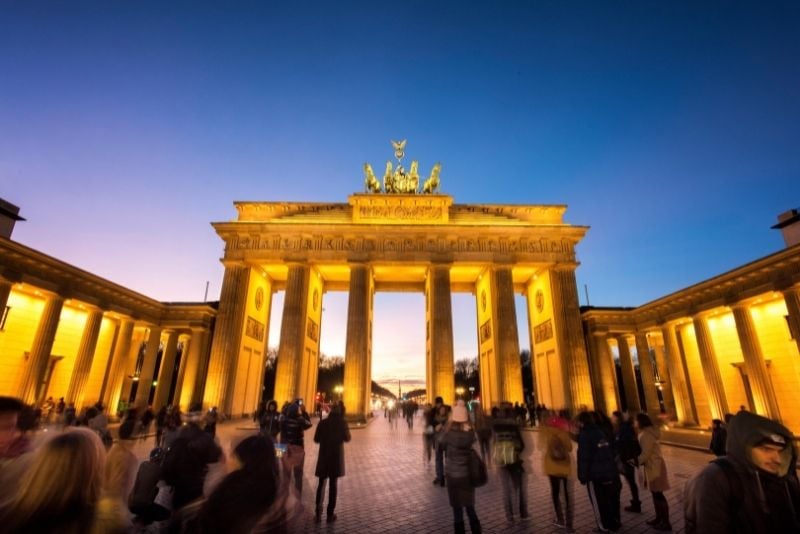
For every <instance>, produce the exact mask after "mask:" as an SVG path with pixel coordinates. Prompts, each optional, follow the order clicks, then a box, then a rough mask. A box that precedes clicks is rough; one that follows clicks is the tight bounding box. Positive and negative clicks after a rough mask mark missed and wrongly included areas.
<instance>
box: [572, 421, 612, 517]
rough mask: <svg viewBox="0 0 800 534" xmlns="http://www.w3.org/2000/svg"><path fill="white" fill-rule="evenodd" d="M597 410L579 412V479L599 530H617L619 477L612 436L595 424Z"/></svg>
mask: <svg viewBox="0 0 800 534" xmlns="http://www.w3.org/2000/svg"><path fill="white" fill-rule="evenodd" d="M596 417H597V414H596V413H590V412H581V413H580V414H578V426H579V429H580V430H579V433H578V480H580V483H581V484H583V485H585V486H586V489H587V491H588V493H589V501H590V503H591V505H592V510H593V511H594V516H595V522H596V523H597V529H598V530H599V531H600V532H608V531H609V530H612V531H613V530H618V529H619V528H620V527H621V526H622V523H621V522H620V513H619V492H620V487H621V484H620V480H619V472H618V470H617V464H616V461H615V460H614V445H613V439H614V438H613V435H610V434H609V433H607V432H606V431H604V430H602V429H601V427H600V426H598V424H597V423H596Z"/></svg>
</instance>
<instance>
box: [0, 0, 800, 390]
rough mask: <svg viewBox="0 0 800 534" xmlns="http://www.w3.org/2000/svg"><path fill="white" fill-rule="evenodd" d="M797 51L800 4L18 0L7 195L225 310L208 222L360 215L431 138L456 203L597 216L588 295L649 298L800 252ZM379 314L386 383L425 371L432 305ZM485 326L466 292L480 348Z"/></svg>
mask: <svg viewBox="0 0 800 534" xmlns="http://www.w3.org/2000/svg"><path fill="white" fill-rule="evenodd" d="M798 58H800V4H798V3H797V2H786V3H781V2H768V3H767V2H703V3H697V2H648V1H629V2H613V3H612V2H596V1H593V2H588V3H578V2H569V3H565V2H561V1H553V2H492V3H488V2H483V3H475V4H474V5H473V4H471V3H465V2H460V1H459V2H432V1H406V2H391V3H390V2H348V1H341V2H302V1H301V2H281V3H278V2H269V3H268V2H228V3H222V2H219V3H217V4H211V3H204V2H197V1H193V2H168V3H167V2H135V3H127V4H123V3H120V2H114V3H108V2H96V3H89V2H79V1H76V2H38V1H35V0H33V1H27V2H22V1H13V0H12V1H8V2H3V3H2V4H0V197H3V198H5V199H7V200H8V201H10V202H12V203H14V204H17V205H19V206H21V208H22V211H21V214H22V215H23V216H24V217H26V218H27V219H28V221H27V222H24V223H21V224H19V225H18V226H17V229H16V231H15V234H14V239H15V240H17V241H20V242H22V243H24V244H26V245H28V246H31V247H33V248H36V249H38V250H41V251H43V252H45V253H47V254H50V255H53V256H55V257H57V258H60V259H62V260H65V261H67V262H69V263H72V264H74V265H77V266H79V267H82V268H84V269H87V270H89V271H91V272H94V273H96V274H98V275H100V276H103V277H106V278H108V279H110V280H113V281H115V282H118V283H121V284H123V285H125V286H128V287H130V288H132V289H135V290H138V291H140V292H142V293H145V294H147V295H149V296H152V297H155V298H158V299H160V300H202V298H203V291H204V288H205V282H206V281H207V280H208V281H210V283H211V290H210V298H216V297H217V295H218V294H219V289H220V284H221V281H222V268H221V266H220V264H219V262H218V261H217V259H218V258H219V257H220V256H221V254H222V242H221V241H220V240H219V238H218V237H217V236H216V235H215V233H214V231H213V229H212V228H211V226H210V225H209V222H210V221H218V220H227V219H231V218H233V217H234V216H235V210H234V209H233V206H232V204H231V203H232V202H233V201H234V200H294V201H342V202H343V201H345V200H346V197H347V195H348V194H350V193H352V192H355V191H358V190H360V189H361V187H362V174H361V165H362V164H363V162H365V161H369V162H371V163H372V164H373V166H375V165H377V166H378V167H380V166H381V162H383V161H385V160H386V159H387V158H388V157H390V156H391V147H390V145H389V139H399V138H408V140H409V141H408V148H407V150H406V154H407V159H408V160H411V159H419V160H420V166H421V168H422V169H423V171H424V172H425V173H426V174H427V172H428V170H429V169H430V166H431V165H432V164H433V163H434V162H436V161H441V162H442V164H443V170H442V190H443V192H445V193H448V194H451V195H453V196H454V197H455V199H456V201H457V202H460V203H529V204H537V203H542V204H547V203H559V204H560V203H564V204H567V205H568V206H569V210H568V211H567V221H568V222H571V223H575V224H585V225H590V226H591V229H590V231H589V233H588V235H587V237H586V239H585V240H584V241H583V243H582V244H581V245H579V248H578V255H579V259H580V260H581V262H582V265H581V267H580V268H579V269H578V283H579V284H580V288H581V291H580V294H581V301H582V303H585V302H584V299H585V298H584V293H583V285H584V284H587V285H588V289H589V296H590V299H591V303H592V304H595V305H625V306H631V305H638V304H642V303H644V302H647V301H649V300H652V299H654V298H657V297H659V296H662V295H664V294H667V293H669V292H672V291H675V290H678V289H680V288H682V287H685V286H687V285H690V284H692V283H696V282H699V281H701V280H703V279H705V278H708V277H710V276H713V275H716V274H719V273H721V272H723V271H726V270H728V269H730V268H733V267H736V266H738V265H740V264H742V263H745V262H747V261H750V260H753V259H755V258H758V257H760V256H763V255H766V254H768V253H771V252H775V251H777V250H778V249H780V248H781V247H782V246H783V242H782V240H781V237H780V234H779V233H778V232H776V231H774V230H770V229H769V226H771V225H772V224H774V222H775V218H776V216H777V214H778V213H780V212H782V211H785V210H787V209H790V208H794V207H798V206H799V205H800V145H798V142H799V141H798V140H800V98H798V95H800V61H798ZM276 302H278V303H280V302H282V299H281V298H279V299H278V300H277V301H276ZM377 304H378V308H377V312H376V319H375V354H376V355H375V359H374V362H375V364H374V375H375V376H376V377H382V378H388V377H390V376H391V377H399V378H401V379H405V378H407V377H411V376H413V377H419V376H421V375H422V373H423V372H424V371H423V370H424V365H423V364H422V362H423V355H422V353H423V352H424V331H423V329H424V320H423V319H420V315H421V314H424V309H423V305H424V304H423V300H422V296H421V295H407V294H404V295H389V294H381V295H378V301H377ZM345 309H346V298H345V295H344V294H343V293H338V294H337V293H332V294H329V295H327V296H326V302H325V310H326V311H325V313H326V315H325V317H324V320H323V330H322V336H323V347H322V349H323V352H326V353H328V354H340V353H342V352H343V349H344V325H345V317H344V310H345ZM518 309H519V312H520V322H521V323H522V325H523V328H522V329H521V330H520V336H521V338H522V343H523V346H527V344H528V343H527V327H526V326H524V324H525V317H524V309H522V308H521V307H519V306H518ZM474 312H475V310H474V304H472V302H471V301H470V299H469V298H467V296H464V295H460V296H457V297H455V298H454V313H455V319H454V320H455V323H456V324H455V335H456V352H457V356H458V357H466V356H474V355H475V350H476V349H475V344H476V340H475V336H476V335H475V333H474V326H475V319H474ZM272 323H273V324H272V325H271V326H272V328H271V330H272V331H273V332H277V330H276V325H277V323H278V321H277V320H275V321H273V322H272ZM271 339H274V340H275V342H274V343H277V337H272V338H271ZM271 343H272V341H271Z"/></svg>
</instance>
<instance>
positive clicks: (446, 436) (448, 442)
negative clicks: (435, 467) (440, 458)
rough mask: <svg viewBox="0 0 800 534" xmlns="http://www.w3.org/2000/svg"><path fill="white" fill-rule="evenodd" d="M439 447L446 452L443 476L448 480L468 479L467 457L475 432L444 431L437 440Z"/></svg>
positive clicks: (469, 453) (451, 429)
mask: <svg viewBox="0 0 800 534" xmlns="http://www.w3.org/2000/svg"><path fill="white" fill-rule="evenodd" d="M439 442H440V444H441V446H442V447H443V448H444V449H445V451H446V452H447V461H446V462H445V464H444V474H445V475H446V476H447V477H448V478H462V479H468V478H469V457H470V455H471V454H472V444H473V443H475V432H473V431H472V429H470V430H461V429H457V428H455V427H453V428H450V429H449V430H446V431H445V432H444V433H443V434H442V436H441V437H440V438H439Z"/></svg>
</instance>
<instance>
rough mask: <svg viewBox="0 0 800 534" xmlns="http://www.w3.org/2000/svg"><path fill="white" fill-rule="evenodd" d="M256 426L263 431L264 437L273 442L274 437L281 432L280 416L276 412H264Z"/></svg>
mask: <svg viewBox="0 0 800 534" xmlns="http://www.w3.org/2000/svg"><path fill="white" fill-rule="evenodd" d="M258 424H259V426H260V427H262V428H263V429H264V432H265V433H266V435H267V436H269V437H271V438H272V440H273V441H275V437H276V436H277V435H278V432H280V431H281V414H280V412H278V411H277V410H276V411H274V412H270V411H266V412H264V414H263V415H262V416H261V419H260V420H259V422H258Z"/></svg>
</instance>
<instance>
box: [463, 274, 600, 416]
mask: <svg viewBox="0 0 800 534" xmlns="http://www.w3.org/2000/svg"><path fill="white" fill-rule="evenodd" d="M494 276H495V290H494V297H495V299H497V308H496V309H497V332H496V333H495V336H496V337H495V340H496V346H497V352H496V354H495V358H497V364H498V369H497V370H498V374H499V376H500V380H501V383H500V392H501V395H502V398H501V399H500V400H502V401H506V402H512V403H513V402H519V403H520V404H524V403H525V395H524V393H523V391H522V367H521V365H520V361H519V333H518V332H517V308H516V304H515V303H514V280H513V279H512V276H511V267H510V266H502V267H495V269H494ZM447 282H448V287H447V300H448V306H449V302H450V286H449V282H450V277H449V275H448V278H447ZM451 328H452V326H451ZM452 337H453V335H452V331H451V333H450V339H451V342H452ZM452 363H453V355H452V353H451V355H450V364H451V367H450V368H451V369H453V367H452ZM587 364H588V362H587ZM587 372H588V366H587ZM450 374H451V376H452V371H451V373H450Z"/></svg>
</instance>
